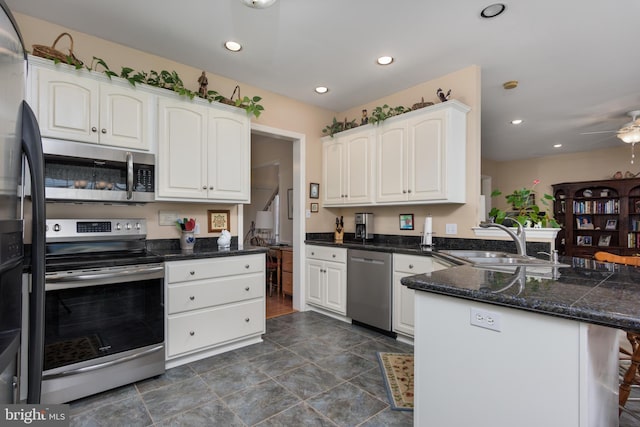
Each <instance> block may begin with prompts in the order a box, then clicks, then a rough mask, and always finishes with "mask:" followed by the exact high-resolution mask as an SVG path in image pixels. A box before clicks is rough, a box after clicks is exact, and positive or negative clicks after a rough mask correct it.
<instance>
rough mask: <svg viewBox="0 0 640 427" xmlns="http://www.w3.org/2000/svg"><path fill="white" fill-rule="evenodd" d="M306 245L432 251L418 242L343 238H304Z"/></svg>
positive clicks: (365, 249) (367, 249)
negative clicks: (334, 239)
mask: <svg viewBox="0 0 640 427" xmlns="http://www.w3.org/2000/svg"><path fill="white" fill-rule="evenodd" d="M305 243H306V244H307V245H315V246H328V247H333V248H344V249H360V250H363V251H374V252H392V253H402V254H408V255H425V256H432V251H430V250H423V249H422V248H421V247H420V244H419V243H405V242H371V241H366V242H362V241H356V240H353V241H347V240H345V241H344V242H343V243H335V242H333V241H327V240H305Z"/></svg>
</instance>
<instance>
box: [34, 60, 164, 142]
mask: <svg viewBox="0 0 640 427" xmlns="http://www.w3.org/2000/svg"><path fill="white" fill-rule="evenodd" d="M36 62H39V61H36ZM42 65H43V64H40V66H32V67H31V70H30V78H31V88H30V95H29V101H30V104H31V105H32V107H33V109H34V111H35V112H36V114H37V116H38V123H39V125H40V132H41V134H42V136H44V137H50V138H57V139H67V140H72V141H80V142H88V143H93V144H104V145H111V146H115V147H121V148H128V149H134V150H144V151H146V150H149V149H150V148H151V135H152V130H151V129H152V126H153V124H154V123H155V121H154V120H153V114H154V111H153V107H152V106H153V98H154V95H152V94H151V93H148V92H145V91H144V90H139V89H138V88H134V87H133V86H131V85H130V84H129V83H128V82H126V81H124V80H122V79H115V78H114V80H113V81H109V80H108V79H107V80H106V81H104V80H105V79H106V77H104V76H102V75H100V74H98V73H90V72H87V71H82V70H75V69H73V68H70V67H66V66H60V67H59V68H56V69H52V68H47V67H46V66H42Z"/></svg>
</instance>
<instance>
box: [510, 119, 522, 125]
mask: <svg viewBox="0 0 640 427" xmlns="http://www.w3.org/2000/svg"><path fill="white" fill-rule="evenodd" d="M522 122H523V120H522V119H513V120H511V124H512V125H519V124H522Z"/></svg>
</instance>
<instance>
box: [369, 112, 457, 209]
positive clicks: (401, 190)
mask: <svg viewBox="0 0 640 427" xmlns="http://www.w3.org/2000/svg"><path fill="white" fill-rule="evenodd" d="M468 111H469V107H467V106H465V105H463V104H461V103H459V102H457V101H447V102H446V103H442V104H437V105H434V106H432V107H427V108H424V109H422V110H418V111H415V112H412V113H407V114H406V115H402V116H400V117H396V118H392V119H388V120H387V121H385V122H384V123H383V124H382V125H381V126H380V128H379V129H378V132H377V142H376V144H377V158H378V162H377V186H376V190H377V191H376V202H378V203H380V204H390V203H397V202H400V203H405V202H409V203H411V202H414V203H464V202H465V191H466V189H465V187H466V186H465V180H466V175H465V169H466V167H465V159H466V155H465V153H466V135H467V131H466V114H467V112H468ZM405 116H406V117H405Z"/></svg>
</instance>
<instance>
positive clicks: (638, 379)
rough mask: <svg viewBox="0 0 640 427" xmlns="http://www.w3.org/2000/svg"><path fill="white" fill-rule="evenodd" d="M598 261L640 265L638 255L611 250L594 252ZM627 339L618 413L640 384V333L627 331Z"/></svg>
mask: <svg viewBox="0 0 640 427" xmlns="http://www.w3.org/2000/svg"><path fill="white" fill-rule="evenodd" d="M594 258H595V259H596V260H597V261H605V262H612V263H615V264H625V265H633V266H640V257H637V256H621V255H616V254H612V253H610V252H604V251H598V252H596V253H595V254H594ZM626 334H627V340H628V341H629V344H630V348H629V349H627V348H625V346H620V361H621V362H624V364H625V365H626V364H627V363H629V366H628V367H627V368H626V370H625V372H624V375H623V377H622V380H621V381H620V387H619V389H618V408H619V409H618V415H620V414H622V411H623V408H624V406H625V405H626V404H627V400H629V395H630V394H631V387H632V386H634V385H635V386H638V385H640V334H639V333H636V332H629V331H626Z"/></svg>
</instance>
